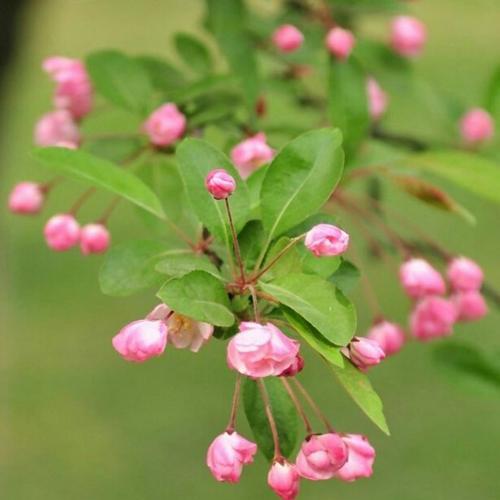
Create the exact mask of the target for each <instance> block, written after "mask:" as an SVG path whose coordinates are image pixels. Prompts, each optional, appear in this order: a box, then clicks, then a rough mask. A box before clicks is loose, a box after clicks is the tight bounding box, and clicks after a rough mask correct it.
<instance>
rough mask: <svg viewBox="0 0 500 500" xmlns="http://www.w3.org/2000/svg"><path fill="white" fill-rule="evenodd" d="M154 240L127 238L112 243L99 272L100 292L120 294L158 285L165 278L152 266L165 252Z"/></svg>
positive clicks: (118, 295) (120, 295)
mask: <svg viewBox="0 0 500 500" xmlns="http://www.w3.org/2000/svg"><path fill="white" fill-rule="evenodd" d="M166 253H167V252H166V250H165V247H164V246H163V245H162V244H161V243H158V242H156V241H149V240H141V241H130V242H127V243H122V244H120V245H116V246H113V247H112V248H111V250H110V251H109V252H108V253H107V254H106V256H105V260H104V263H103V264H102V266H101V269H100V271H99V284H100V286H101V290H102V293H104V294H106V295H112V296H116V297H123V296H126V295H132V294H133V293H136V292H140V291H141V290H144V289H145V288H149V287H152V286H155V285H159V284H160V283H161V282H162V280H163V279H164V277H163V276H162V275H161V274H159V273H158V272H156V270H155V265H156V263H157V262H158V260H159V259H161V258H162V257H163V256H164V255H165V254H166Z"/></svg>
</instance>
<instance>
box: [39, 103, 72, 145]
mask: <svg viewBox="0 0 500 500" xmlns="http://www.w3.org/2000/svg"><path fill="white" fill-rule="evenodd" d="M79 142H80V131H79V130H78V126H77V124H76V123H75V121H74V120H73V117H72V116H71V113H69V111H66V110H64V109H59V110H56V111H51V112H50V113H46V114H45V115H43V116H42V117H41V118H40V120H39V121H38V122H37V124H36V126H35V144H36V145H37V146H59V145H60V144H71V145H74V146H75V147H76V146H77V145H78V143H79Z"/></svg>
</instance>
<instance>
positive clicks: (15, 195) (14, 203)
mask: <svg viewBox="0 0 500 500" xmlns="http://www.w3.org/2000/svg"><path fill="white" fill-rule="evenodd" d="M43 198H44V196H43V190H42V188H41V187H40V185H39V184H36V183H34V182H20V183H19V184H17V185H16V186H14V189H13V190H12V191H11V192H10V195H9V210H10V211H11V212H13V213H15V214H36V213H38V212H39V211H40V209H41V208H42V205H43Z"/></svg>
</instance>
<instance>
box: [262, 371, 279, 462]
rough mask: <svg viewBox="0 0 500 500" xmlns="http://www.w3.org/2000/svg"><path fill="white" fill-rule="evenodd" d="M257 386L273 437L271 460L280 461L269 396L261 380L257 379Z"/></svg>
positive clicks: (276, 429)
mask: <svg viewBox="0 0 500 500" xmlns="http://www.w3.org/2000/svg"><path fill="white" fill-rule="evenodd" d="M257 386H258V387H259V391H260V395H261V397H262V401H263V402H264V409H265V412H266V416H267V420H268V421H269V427H270V428H271V434H272V436H273V443H274V458H273V460H281V459H282V458H283V456H282V454H281V450H280V439H279V434H278V428H277V427H276V421H275V420H274V417H273V412H272V410H271V401H270V400H269V394H268V393H267V389H266V386H265V385H264V382H263V381H262V379H260V378H259V379H257Z"/></svg>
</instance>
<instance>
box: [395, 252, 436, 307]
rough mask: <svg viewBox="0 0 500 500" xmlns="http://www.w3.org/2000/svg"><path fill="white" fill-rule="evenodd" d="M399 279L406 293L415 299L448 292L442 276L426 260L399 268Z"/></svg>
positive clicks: (410, 262)
mask: <svg viewBox="0 0 500 500" xmlns="http://www.w3.org/2000/svg"><path fill="white" fill-rule="evenodd" d="M399 279H400V281H401V285H402V286H403V288H404V289H405V291H406V293H407V294H408V295H409V296H410V297H412V298H414V299H417V298H421V297H424V296H426V295H442V294H443V293H444V292H445V291H446V285H445V283H444V280H443V278H442V276H441V274H439V272H438V271H436V269H434V268H433V267H432V266H431V265H430V264H429V263H428V262H427V261H426V260H424V259H410V260H407V261H406V262H404V263H403V264H402V265H401V267H400V268H399Z"/></svg>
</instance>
